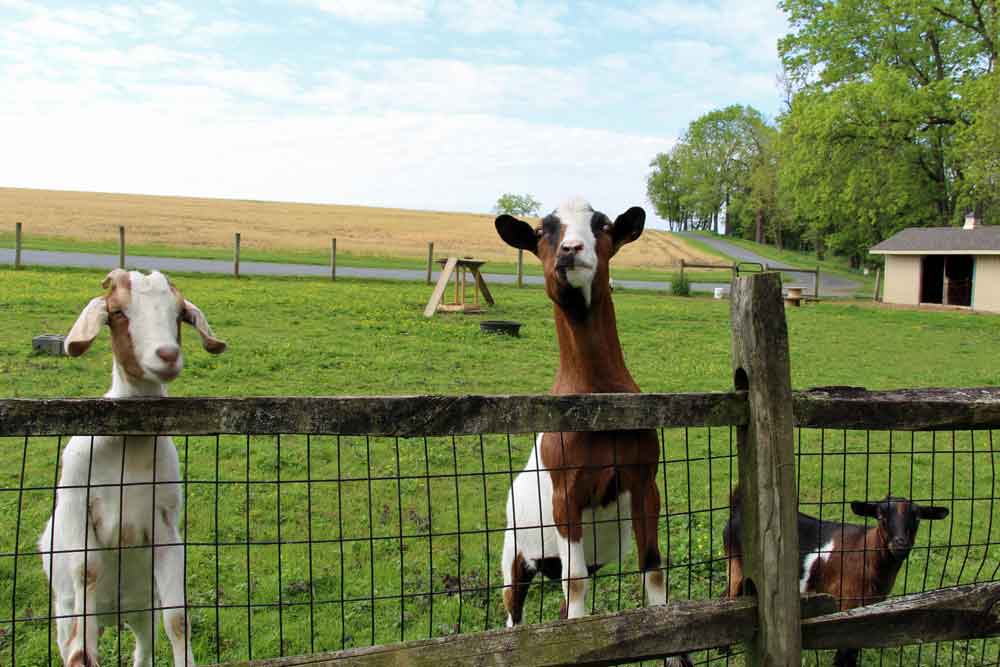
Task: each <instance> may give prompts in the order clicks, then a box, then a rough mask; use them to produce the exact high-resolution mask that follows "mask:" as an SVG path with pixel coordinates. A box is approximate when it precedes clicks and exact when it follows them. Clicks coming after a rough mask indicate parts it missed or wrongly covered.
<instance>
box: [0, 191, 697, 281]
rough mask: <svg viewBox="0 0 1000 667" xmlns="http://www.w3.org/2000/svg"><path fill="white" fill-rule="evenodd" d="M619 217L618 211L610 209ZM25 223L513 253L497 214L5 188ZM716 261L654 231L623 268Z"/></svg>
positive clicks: (148, 234) (57, 230) (44, 229)
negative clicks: (495, 225) (497, 227)
mask: <svg viewBox="0 0 1000 667" xmlns="http://www.w3.org/2000/svg"><path fill="white" fill-rule="evenodd" d="M608 213H609V215H611V216H612V217H614V214H615V212H614V211H608ZM16 222H21V223H23V226H24V233H25V235H26V237H30V236H36V237H48V238H61V239H84V240H87V241H116V240H117V238H118V226H119V225H124V226H125V228H126V233H127V236H128V241H129V243H130V244H138V245H143V244H158V245H163V246H175V247H203V248H229V247H232V243H233V234H234V233H235V232H240V234H241V237H240V242H241V245H242V246H243V247H244V248H252V249H257V250H268V251H278V250H314V251H320V252H323V251H325V250H326V249H328V248H329V246H330V239H331V238H332V237H336V239H337V248H338V252H346V253H350V254H354V255H369V256H382V257H425V256H426V254H427V243H428V242H429V241H433V242H434V250H435V254H436V255H438V256H441V255H445V254H449V255H450V254H460V255H463V256H468V255H471V256H475V257H478V258H482V259H488V260H494V261H497V260H507V261H510V260H511V259H513V257H514V251H513V250H511V249H510V248H509V247H507V246H506V245H504V244H503V243H502V242H501V241H500V239H499V238H498V237H497V234H496V231H495V230H494V228H493V216H492V215H488V214H477V213H447V212H439V211H414V210H405V209H393V208H373V207H365V206H340V205H332V204H296V203H284V202H267V201H248V200H231V199H201V198H193V197H160V196H149V195H123V194H106V193H92V192H67V191H55V190H29V189H21V188H0V229H3V230H5V231H6V230H8V229H9V230H12V229H13V227H14V224H15V223H16ZM682 258H683V259H685V260H687V261H692V262H694V261H711V260H712V258H711V257H709V256H707V255H704V254H702V253H700V252H698V251H697V250H695V249H694V248H692V247H690V246H688V245H687V244H686V243H684V241H683V240H681V239H680V238H679V237H677V236H674V235H673V234H670V233H667V232H661V231H656V230H648V231H647V232H646V233H645V234H643V238H642V239H641V241H640V242H638V243H633V244H631V245H629V246H626V247H625V248H624V249H623V250H622V252H621V255H620V256H619V257H618V258H617V259H616V264H617V265H618V266H631V267H648V268H666V267H672V266H675V265H677V264H679V262H680V260H681V259H682Z"/></svg>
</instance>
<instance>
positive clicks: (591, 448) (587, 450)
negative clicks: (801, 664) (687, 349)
mask: <svg viewBox="0 0 1000 667" xmlns="http://www.w3.org/2000/svg"><path fill="white" fill-rule="evenodd" d="M645 216H646V214H645V212H644V211H643V210H642V209H641V208H638V207H633V208H630V209H629V210H628V211H626V212H625V213H623V214H622V215H620V216H618V218H617V219H616V220H615V221H614V223H612V222H611V220H610V219H609V218H608V217H607V216H606V215H604V214H603V213H600V212H597V211H594V210H593V209H592V208H591V207H590V205H589V204H588V203H587V202H585V201H583V200H582V199H572V200H570V201H568V202H566V203H565V204H563V205H562V206H561V207H560V208H559V209H558V210H556V211H555V212H553V213H552V214H550V215H548V216H546V217H545V218H544V219H543V220H542V222H541V224H540V225H539V226H538V227H537V228H532V227H531V225H529V224H528V223H526V222H522V221H520V220H517V219H516V218H513V217H511V216H509V215H501V216H499V217H498V218H497V219H496V228H497V232H498V233H499V234H500V236H501V238H503V240H504V241H506V242H507V243H508V244H509V245H511V246H513V247H515V248H520V249H522V250H527V251H529V252H531V253H534V254H535V255H536V256H537V257H538V258H539V259H540V260H541V262H542V266H543V268H544V273H545V290H546V292H547V294H548V296H549V298H550V299H551V300H552V302H553V304H554V315H555V326H556V337H557V339H558V341H559V369H558V371H557V372H556V377H555V381H554V383H553V385H552V390H551V393H553V394H586V393H597V392H626V393H638V392H639V386H638V385H637V384H636V383H635V380H633V379H632V375H631V374H630V373H629V371H628V369H627V368H626V366H625V357H624V354H623V353H622V348H621V343H620V342H619V339H618V329H617V323H616V320H615V309H614V304H613V303H612V300H611V289H610V286H609V275H608V266H609V262H610V260H611V258H612V257H613V256H614V255H615V253H617V252H618V250H619V249H620V248H621V247H622V246H623V245H625V244H626V243H630V242H632V241H634V240H636V239H637V238H639V236H640V234H642V230H643V226H644V223H645ZM659 451H660V450H659V440H658V439H657V435H656V431H654V430H633V431H611V432H586V433H582V432H580V433H543V434H541V435H540V436H539V438H538V442H537V443H536V445H535V448H534V450H533V451H532V454H531V457H530V458H529V461H528V465H527V467H526V468H525V470H524V472H522V473H521V474H519V475H518V477H517V478H516V479H515V481H514V484H513V486H512V488H511V492H510V494H509V495H508V499H507V531H506V534H505V538H504V558H503V562H504V566H503V567H504V580H505V581H504V583H505V590H504V604H505V606H506V608H507V612H508V614H509V616H508V625H514V624H516V623H518V622H520V620H521V613H522V608H523V605H524V600H525V596H526V595H527V588H528V585H529V584H530V582H531V580H532V579H533V578H534V576H535V574H536V573H537V572H539V571H541V572H542V573H543V574H544V575H546V576H548V577H550V578H553V579H561V580H562V583H563V594H564V603H563V610H564V615H565V616H567V617H569V618H575V617H579V616H583V615H585V614H586V613H587V609H586V604H585V598H586V593H587V584H588V580H587V578H588V574H589V573H590V572H593V571H595V570H597V569H599V568H600V567H601V566H603V565H604V564H606V563H607V562H609V561H610V560H620V558H621V556H622V554H623V552H624V551H625V550H626V549H627V548H628V539H629V531H628V530H627V529H626V528H625V527H623V526H622V525H620V523H619V520H621V521H622V522H630V523H631V527H632V532H634V533H635V539H636V543H637V548H638V557H639V569H640V570H641V571H642V573H643V588H644V590H645V593H646V599H647V602H648V603H649V604H665V603H666V586H665V582H664V576H663V571H662V570H661V569H660V549H659V545H658V540H657V521H658V519H659V513H660V494H659V492H658V490H657V488H656V480H655V478H656V470H657V465H658V463H659ZM626 525H627V523H626ZM515 527H516V530H515ZM677 660H679V661H680V662H674V663H673V664H688V663H686V662H684V660H686V658H678V659H677Z"/></svg>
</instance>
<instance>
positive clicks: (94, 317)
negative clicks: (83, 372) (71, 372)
mask: <svg viewBox="0 0 1000 667" xmlns="http://www.w3.org/2000/svg"><path fill="white" fill-rule="evenodd" d="M107 323H108V302H107V301H106V300H105V299H104V297H103V296H99V297H96V298H94V299H91V300H90V303H88V304H87V307H86V308H84V309H83V311H82V312H81V313H80V316H79V317H77V318H76V322H74V323H73V328H72V329H70V330H69V334H67V335H66V342H65V343H64V344H63V347H64V349H65V350H66V354H68V355H69V356H71V357H79V356H80V355H81V354H83V353H84V352H86V351H87V350H88V349H90V344H91V343H93V342H94V339H95V338H97V334H99V333H101V327H103V326H104V325H105V324H107Z"/></svg>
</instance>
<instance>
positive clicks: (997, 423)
mask: <svg viewBox="0 0 1000 667" xmlns="http://www.w3.org/2000/svg"><path fill="white" fill-rule="evenodd" d="M791 400H792V415H793V418H794V424H795V426H796V427H801V428H828V429H869V430H889V429H891V430H898V431H907V430H920V431H924V430H954V429H996V428H1000V388H991V387H983V388H967V389H902V390H892V391H866V390H864V389H857V388H850V387H825V388H817V389H810V390H807V391H797V392H792V399H791ZM748 421H749V404H748V401H747V394H746V392H745V391H732V392H717V393H688V394H586V395H578V396H550V395H531V396H474V395H472V396H363V397H343V396H336V397H322V396H320V397H287V396H282V397H254V398H228V397H225V398H197V397H194V398H166V399H162V398H161V399H105V398H79V399H76V398H70V399H67V398H59V399H0V436H24V435H32V436H34V435H64V434H76V433H86V434H88V435H116V434H128V435H133V434H138V433H168V434H180V435H206V434H212V435H214V434H250V435H269V434H276V433H296V434H306V433H310V434H327V433H328V434H340V435H383V436H400V437H418V436H424V435H427V436H432V435H480V434H487V433H529V432H533V431H566V432H568V431H600V430H608V429H616V430H617V429H630V428H661V427H663V428H670V427H682V426H690V427H701V426H744V425H746V424H747V423H748Z"/></svg>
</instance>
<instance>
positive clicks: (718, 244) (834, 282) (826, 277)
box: [677, 232, 861, 294]
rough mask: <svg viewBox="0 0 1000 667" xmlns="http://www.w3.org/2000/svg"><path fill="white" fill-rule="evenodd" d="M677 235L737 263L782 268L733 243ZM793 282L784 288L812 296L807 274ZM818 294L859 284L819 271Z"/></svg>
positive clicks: (843, 290)
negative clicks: (693, 240)
mask: <svg viewBox="0 0 1000 667" xmlns="http://www.w3.org/2000/svg"><path fill="white" fill-rule="evenodd" d="M677 234H678V235H680V236H682V237H688V238H692V239H695V240H697V241H701V242H702V243H705V244H707V245H710V246H712V247H713V248H715V249H716V250H718V251H719V252H721V253H725V254H726V255H729V256H730V257H732V258H733V259H735V260H736V261H738V262H759V263H761V264H767V265H768V268H774V269H780V268H783V267H779V266H775V265H774V262H775V260H773V259H768V258H767V257H762V256H760V255H758V254H757V253H755V252H753V251H750V250H747V249H746V248H743V247H741V246H738V245H736V244H734V243H729V242H728V241H724V240H722V239H720V238H716V237H714V236H703V235H701V234H695V233H693V232H677ZM792 276H793V280H792V281H791V282H789V283H785V287H804V288H807V289H808V290H809V292H808V293H809V294H812V288H813V277H812V276H811V275H809V274H808V273H793V274H792ZM819 279H820V293H822V292H826V293H827V294H830V293H831V292H836V293H838V294H843V293H850V292H853V291H855V290H857V289H858V288H859V287H860V286H861V283H859V282H857V281H854V280H849V279H847V278H841V277H840V276H833V275H830V274H829V273H823V272H822V270H821V271H820V276H819Z"/></svg>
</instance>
